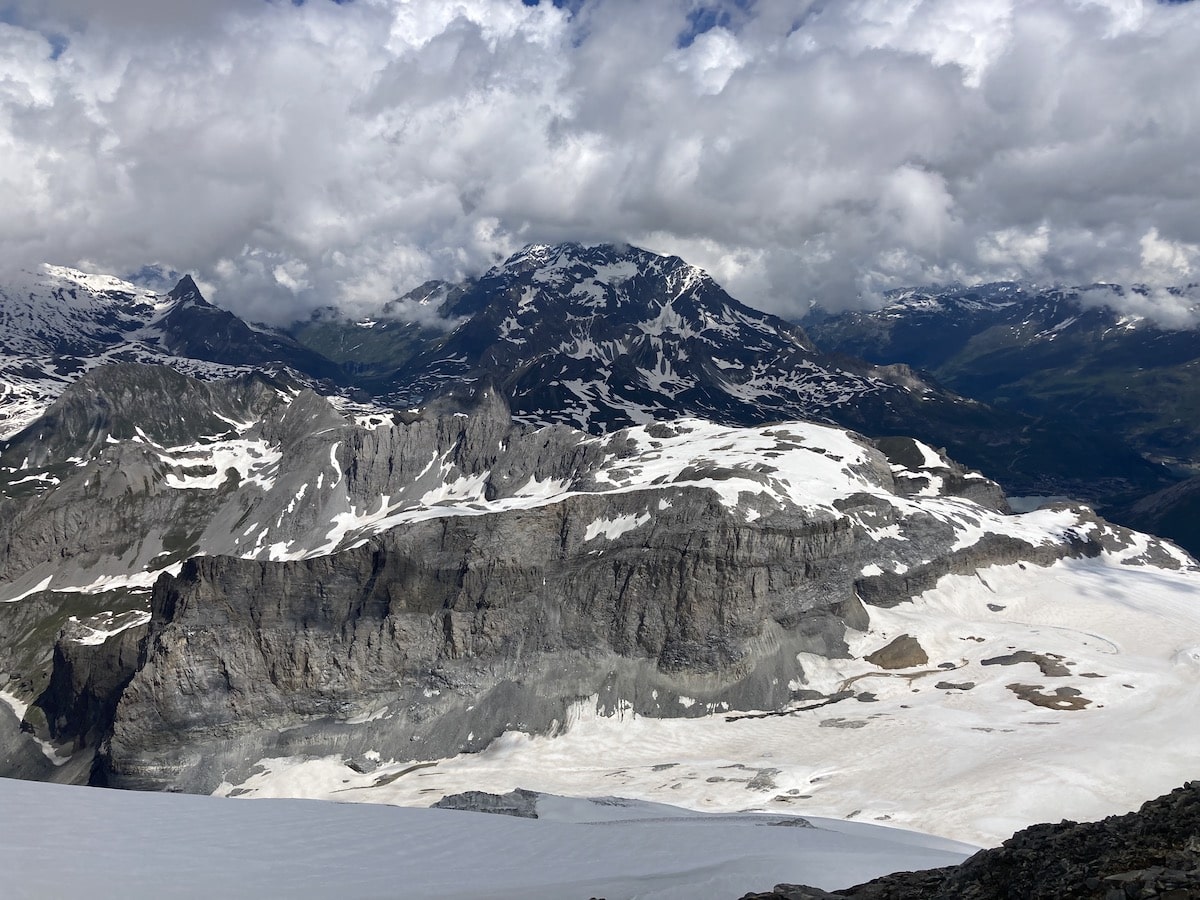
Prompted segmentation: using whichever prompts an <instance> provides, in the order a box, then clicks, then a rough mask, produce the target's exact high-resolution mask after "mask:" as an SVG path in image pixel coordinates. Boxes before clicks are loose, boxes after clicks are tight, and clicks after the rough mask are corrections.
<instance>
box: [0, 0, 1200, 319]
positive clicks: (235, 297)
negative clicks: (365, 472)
mask: <svg viewBox="0 0 1200 900" xmlns="http://www.w3.org/2000/svg"><path fill="white" fill-rule="evenodd" d="M1197 37H1200V8H1197V7H1196V6H1195V4H1190V3H1184V4H1180V3H1155V2H1149V0H1146V2H1142V0H1055V2H1051V3H1032V2H1023V0H987V2H970V3H967V2H940V3H933V2H915V3H914V2H899V0H874V2H867V0H858V2H846V3H838V4H820V3H815V2H811V3H777V2H766V0H761V2H756V3H747V2H743V0H734V2H726V3H721V2H716V3H710V4H705V5H697V4H695V3H687V2H671V3H662V4H654V5H653V6H652V7H649V8H647V6H646V5H645V4H634V3H631V2H627V0H605V2H596V0H585V2H582V3H572V4H553V5H552V4H547V3H542V4H540V5H528V4H519V3H517V2H515V0H513V2H500V0H470V2H460V3H455V4H443V3H432V2H425V0H418V2H413V3H397V2H394V0H353V2H347V3H333V2H329V0H309V2H306V3H303V4H300V5H296V4H294V3H283V2H263V0H222V2H218V3H210V4H203V5H197V4H193V3H185V2H182V0H178V2H161V3H148V2H146V0H121V2H110V3H106V4H104V5H103V6H102V7H95V5H94V4H87V3H82V2H78V0H50V2H42V3H37V4H34V3H30V2H26V0H12V2H8V3H5V4H0V48H2V49H3V54H2V55H3V58H4V59H5V63H4V64H2V65H3V75H2V77H0V173H3V174H0V186H2V189H3V192H4V195H5V197H6V201H7V202H6V205H7V207H8V208H7V210H6V216H5V217H4V220H3V222H0V247H2V248H3V249H2V250H0V267H5V268H11V267H16V266H30V265H34V264H36V263H40V262H43V261H49V262H55V263H61V264H67V265H76V266H79V267H81V268H87V269H90V270H93V271H108V272H113V273H116V274H128V273H131V272H136V271H138V270H139V269H141V268H142V267H143V266H145V265H160V266H163V267H165V268H166V269H169V270H175V271H191V272H194V273H195V274H196V276H197V277H198V278H199V279H200V281H201V283H202V285H203V286H204V287H205V289H206V291H207V292H208V293H209V294H210V295H211V296H213V298H214V299H215V300H216V301H217V302H220V303H222V304H224V305H227V306H229V307H230V308H232V309H235V310H237V311H238V312H240V313H243V314H246V315H248V316H250V317H252V318H258V319H265V320H276V321H279V320H283V319H287V318H290V317H293V316H294V315H298V314H302V313H303V312H304V311H306V310H308V309H311V308H313V307H315V306H318V305H322V304H326V303H330V302H333V303H343V304H351V305H353V304H354V303H356V302H366V301H378V300H380V299H383V298H386V297H389V296H394V295H396V294H398V293H401V292H403V291H406V290H408V289H410V288H412V287H414V286H415V285H416V284H418V283H420V282H421V281H423V280H425V279H426V278H430V277H446V278H457V277H461V276H463V275H471V274H478V273H479V272H481V271H483V270H484V269H486V268H487V267H488V266H490V265H492V264H493V263H495V262H496V261H497V260H498V259H499V258H503V257H504V256H507V255H508V254H509V253H511V252H512V251H513V250H515V249H516V248H518V247H520V246H521V245H523V244H526V243H528V242H532V241H546V242H557V241H561V240H581V241H587V242H591V241H607V240H620V241H630V242H632V243H636V244H638V245H640V246H645V247H647V248H649V249H652V250H655V251H658V252H668V253H675V254H678V255H681V256H683V257H684V258H686V259H688V260H689V261H690V262H693V263H695V264H697V265H700V266H702V267H704V268H705V269H707V270H708V271H710V272H711V273H712V274H713V275H714V277H716V278H717V279H718V280H719V281H720V282H721V283H722V284H724V285H725V286H726V287H728V289H729V290H730V292H731V293H732V294H733V295H734V296H736V297H738V298H739V299H742V300H744V301H746V302H748V303H751V304H753V305H755V306H758V307H761V308H764V309H767V310H769V311H772V312H777V313H782V314H784V315H792V316H794V315H799V314H801V313H802V312H803V310H804V309H806V308H807V307H808V304H809V303H810V301H813V300H816V301H818V302H820V303H823V304H826V305H828V306H831V307H834V308H838V307H846V306H856V305H861V306H869V305H872V304H873V303H874V302H876V297H877V294H878V292H879V291H882V290H885V289H888V288H894V287H900V286H904V285H911V284H921V283H929V282H934V281H941V282H946V281H953V280H965V281H972V280H976V279H984V280H994V279H1006V278H1015V279H1022V280H1031V281H1040V282H1047V281H1061V282H1067V283H1088V282H1092V281H1098V280H1099V281H1119V282H1126V283H1128V282H1135V281H1136V282H1145V283H1149V284H1151V285H1183V284H1187V283H1189V282H1192V281H1195V280H1197V276H1196V269H1197V266H1198V265H1200V220H1197V217H1196V215H1195V212H1194V210H1195V209H1196V200H1197V199H1198V198H1197V194H1198V193H1200V178H1196V177H1195V176H1196V174H1197V172H1196V168H1197V165H1198V164H1197V163H1196V161H1195V158H1194V153H1193V148H1194V147H1195V145H1196V140H1197V137H1200V135H1197V133H1196V132H1197V129H1200V116H1197V114H1196V113H1197V111H1200V96H1198V95H1197V94H1196V92H1195V90H1194V89H1193V88H1192V87H1191V86H1190V83H1189V81H1188V79H1186V78H1185V77H1183V76H1182V74H1181V73H1183V72H1185V71H1187V66H1188V65H1190V61H1191V59H1192V57H1193V53H1194V48H1195V46H1196V44H1197ZM1156 296H1157V298H1158V299H1159V300H1160V301H1161V302H1163V303H1179V302H1190V299H1191V298H1187V297H1184V298H1183V299H1182V300H1180V299H1178V298H1172V297H1171V296H1170V295H1167V294H1165V293H1162V294H1160V295H1156Z"/></svg>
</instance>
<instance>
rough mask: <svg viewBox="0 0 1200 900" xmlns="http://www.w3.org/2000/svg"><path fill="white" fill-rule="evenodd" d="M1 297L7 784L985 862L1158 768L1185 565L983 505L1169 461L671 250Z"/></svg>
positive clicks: (1182, 697)
mask: <svg viewBox="0 0 1200 900" xmlns="http://www.w3.org/2000/svg"><path fill="white" fill-rule="evenodd" d="M415 307H422V308H424V309H425V312H423V313H422V314H421V317H420V318H419V319H416V318H414V317H413V316H412V315H408V318H407V319H403V318H400V316H402V315H406V314H407V313H406V311H408V312H409V313H410V312H411V310H413V309H414V308H415ZM0 316H3V322H4V325H5V328H4V331H3V343H2V344H0V375H2V378H3V381H4V383H5V384H6V394H5V397H4V401H3V403H2V404H0V410H2V414H3V415H4V416H5V417H6V418H5V420H4V421H5V422H6V425H5V431H4V440H3V442H2V443H0V672H2V673H3V675H0V699H3V700H4V701H5V705H0V742H2V743H0V746H2V747H3V749H4V751H5V753H4V756H3V767H4V768H3V771H2V772H0V774H5V775H9V776H17V777H24V778H33V779H40V780H52V781H62V782H72V783H91V784H104V785H109V786H116V787H127V788H142V789H154V790H168V791H180V790H182V791H188V792H196V793H215V794H220V795H225V796H259V797H264V796H278V795H287V796H310V797H321V798H326V799H358V800H374V801H379V802H386V803H400V804H404V805H428V804H429V803H430V802H432V801H434V800H437V799H439V798H440V797H442V796H443V795H449V794H454V793H457V792H461V791H462V790H468V789H469V790H490V791H494V792H496V793H505V792H507V791H509V790H511V789H512V788H513V787H514V786H516V785H517V781H516V780H517V779H520V780H521V784H520V786H522V787H529V788H532V789H535V790H539V791H544V792H546V793H552V794H575V795H578V794H580V793H585V794H588V795H603V794H612V793H621V794H623V795H626V796H635V797H638V798H641V799H644V800H654V801H657V802H673V803H676V804H683V805H687V806H690V807H692V808H695V809H715V810H726V811H737V810H743V809H746V808H747V807H756V808H760V809H764V810H769V811H772V812H784V813H789V812H805V813H813V814H820V815H831V816H834V817H841V818H862V819H866V820H870V821H876V822H881V823H883V822H886V823H889V824H892V825H899V826H907V827H911V828H918V829H921V830H924V831H928V832H936V833H941V834H946V835H948V836H954V837H956V838H959V839H962V840H968V841H973V842H977V843H981V842H987V841H991V840H994V839H998V838H1002V837H1005V836H1007V835H1008V834H1009V833H1011V832H1012V831H1013V830H1014V829H1015V828H1018V827H1021V826H1023V825H1027V824H1029V823H1031V822H1033V821H1038V820H1039V819H1042V818H1046V817H1048V816H1051V815H1059V814H1063V813H1065V814H1071V815H1076V816H1081V817H1082V816H1089V815H1102V814H1106V813H1109V812H1114V811H1117V810H1119V809H1121V808H1127V807H1128V806H1129V805H1132V804H1133V803H1135V802H1137V801H1139V800H1141V799H1144V797H1146V796H1150V795H1152V794H1155V793H1161V792H1162V791H1165V790H1167V789H1169V788H1171V787H1173V786H1175V785H1176V784H1177V783H1179V782H1181V781H1182V780H1184V779H1185V778H1186V777H1187V775H1188V773H1189V772H1190V771H1191V768H1190V767H1191V766H1192V764H1193V760H1192V758H1191V753H1190V750H1189V748H1190V746H1191V745H1192V741H1191V740H1190V738H1191V737H1194V734H1191V731H1192V726H1191V725H1190V722H1191V720H1192V717H1191V711H1192V710H1193V709H1194V707H1195V705H1196V702H1197V701H1198V700H1200V695H1198V694H1197V691H1198V690H1200V688H1197V684H1200V681H1198V680H1197V679H1196V677H1195V675H1196V671H1197V666H1200V644H1198V643H1197V641H1196V637H1195V636H1196V635H1197V634H1200V608H1197V606H1196V604H1194V603H1193V602H1191V600H1190V598H1191V597H1193V596H1195V594H1196V591H1197V588H1200V568H1198V567H1197V565H1196V563H1195V561H1194V560H1193V559H1192V558H1191V557H1190V556H1188V554H1187V553H1185V552H1184V551H1182V550H1180V549H1179V548H1178V547H1177V546H1175V545H1174V544H1172V543H1170V542H1168V541H1164V540H1160V539H1158V538H1155V537H1152V536H1150V535H1147V534H1143V533H1139V532H1137V531H1133V530H1130V529H1129V528H1127V527H1124V526H1122V525H1118V524H1113V523H1111V522H1108V521H1106V520H1104V519H1102V518H1100V517H1099V516H1098V515H1097V514H1096V512H1094V511H1093V510H1092V509H1091V508H1089V507H1087V506H1084V505H1081V504H1077V503H1071V502H1060V503H1049V504H1046V505H1044V506H1043V507H1042V508H1039V509H1035V510H1032V511H1029V512H1024V513H1020V514H1016V513H1014V512H1013V511H1012V507H1011V506H1010V503H1009V501H1008V499H1007V497H1006V495H1005V492H1004V488H1006V487H1007V488H1009V489H1010V490H1020V491H1027V490H1038V491H1039V492H1041V493H1056V492H1058V491H1059V490H1063V491H1068V490H1069V489H1070V488H1071V487H1072V486H1073V485H1088V484H1091V485H1093V487H1094V485H1095V484H1101V485H1102V489H1103V490H1104V491H1107V492H1109V493H1108V494H1107V495H1108V496H1115V495H1116V493H1118V492H1120V491H1124V492H1126V493H1131V492H1138V491H1142V492H1149V491H1151V490H1153V489H1157V488H1159V487H1161V486H1163V485H1164V484H1170V482H1171V478H1172V477H1177V476H1172V475H1171V473H1170V471H1169V470H1168V469H1167V467H1166V466H1165V464H1164V459H1163V458H1159V457H1155V456H1154V455H1153V454H1150V453H1148V451H1147V450H1146V449H1145V447H1143V446H1141V445H1135V444H1133V443H1132V442H1126V440H1125V439H1124V438H1123V437H1121V436H1120V435H1117V436H1108V437H1105V438H1103V439H1101V438H1100V437H1099V436H1098V432H1099V431H1100V430H1101V429H1100V427H1099V426H1095V425H1093V426H1092V430H1091V431H1075V430H1073V429H1072V428H1063V427H1062V425H1063V422H1062V421H1061V420H1056V419H1055V417H1054V416H1052V415H1050V414H1049V413H1048V412H1046V411H1045V410H1038V409H1033V408H1032V407H1029V408H1026V407H1025V406H1021V405H1019V404H1017V405H1013V404H1007V403H1006V402H1002V401H1003V398H1002V397H1000V396H999V395H997V396H995V397H993V398H992V402H983V400H981V399H977V398H971V397H968V396H967V390H966V389H967V387H969V385H966V384H964V385H963V386H962V391H963V392H962V393H956V392H955V391H954V390H952V389H950V388H947V387H943V386H941V385H942V383H949V382H945V379H944V375H938V376H936V377H935V376H934V375H932V374H931V375H928V376H927V375H925V374H922V373H921V372H920V371H918V369H916V368H914V365H920V366H923V367H924V368H925V369H929V368H930V361H929V360H924V361H922V360H914V362H913V364H907V363H905V364H896V363H895V361H893V362H892V363H890V364H879V363H875V362H865V361H862V360H859V359H855V358H852V357H850V356H848V355H845V354H844V353H841V354H839V353H833V354H829V353H824V352H822V351H821V350H819V349H817V346H816V345H814V343H813V342H812V341H811V340H810V339H809V337H808V335H807V334H806V332H805V331H804V330H802V329H800V328H798V327H797V326H794V325H790V324H788V323H787V322H785V321H783V320H782V319H778V318H776V317H773V316H769V315H766V314H763V313H759V312H756V311H754V310H751V309H750V308H748V307H746V306H744V305H742V304H740V303H738V302H737V301H736V300H734V299H733V298H731V297H729V295H728V294H726V293H725V292H724V291H723V290H722V289H721V288H720V286H719V285H717V284H716V283H715V282H714V281H713V280H712V279H711V278H710V277H709V276H708V275H706V274H705V273H703V272H702V271H700V270H699V269H696V268H694V267H692V266H689V265H688V264H686V263H684V262H683V261H682V260H679V259H676V258H673V257H660V256H655V255H653V254H649V253H647V252H645V251H642V250H638V249H636V248H630V247H615V246H600V247H583V246H580V245H574V244H566V245H560V246H557V247H547V246H532V247H528V248H526V249H525V250H523V251H521V252H520V253H518V254H516V255H514V256H513V257H511V258H510V259H508V260H507V261H505V262H504V263H502V264H501V265H498V266H497V267H496V268H494V269H492V270H491V271H489V272H488V273H486V274H485V275H483V276H481V277H480V278H478V279H475V280H471V281H467V282H464V283H461V284H440V283H429V284H426V285H424V286H422V287H421V288H419V289H418V291H416V292H414V293H413V294H411V295H409V296H406V297H402V298H397V299H396V300H395V301H393V302H392V303H391V304H390V306H389V305H385V306H384V307H383V308H382V309H381V311H380V312H379V313H378V314H376V315H374V316H372V317H370V318H364V319H347V318H344V317H341V316H340V315H338V314H337V313H335V312H333V311H330V310H323V311H319V312H318V313H316V314H314V315H313V316H312V317H311V318H309V319H307V320H305V321H303V322H300V323H296V324H295V325H293V326H292V327H290V328H288V329H284V330H279V329H270V328H266V327H263V326H258V325H252V324H248V323H246V322H243V321H242V320H240V319H239V318H237V317H236V316H234V315H233V314H232V313H229V312H227V311H225V310H221V309H219V308H217V307H215V306H213V305H211V304H209V303H208V302H207V301H206V300H205V299H204V298H203V297H202V296H201V292H200V291H199V290H198V288H197V286H196V285H195V283H194V282H193V281H192V280H191V279H190V278H185V279H183V280H181V281H180V283H179V284H178V285H177V286H176V287H175V289H174V290H172V291H171V292H170V293H169V294H167V295H163V296H158V295H153V294H149V293H147V292H145V291H141V290H139V289H138V288H136V287H135V286H133V285H129V284H126V283H123V282H119V281H116V280H114V279H109V278H106V277H102V276H93V275H85V274H83V273H79V272H75V271H72V270H66V269H60V268H50V267H46V268H44V269H42V270H40V271H39V272H36V273H32V274H26V275H24V276H22V277H21V278H20V279H16V280H15V281H14V282H13V283H12V284H11V285H6V286H5V287H4V288H3V291H2V295H0ZM393 316H394V317H393ZM827 324H828V325H829V327H831V328H832V327H833V325H834V324H836V320H829V322H828V323H827ZM822 327H824V326H822ZM1066 330H1067V326H1064V327H1063V328H1062V329H1060V330H1059V332H1058V333H1062V332H1065V331H1066ZM814 333H816V329H814ZM821 333H822V334H825V332H823V331H822V332H821ZM821 341H822V342H824V343H828V342H829V341H830V338H829V337H828V336H826V337H823V338H821ZM839 346H840V345H839ZM843 349H844V348H843ZM882 352H883V355H886V354H887V353H888V352H890V350H885V351H882ZM952 387H953V385H952ZM972 389H973V388H972ZM1072 421H1073V420H1072ZM1081 421H1082V420H1081ZM963 461H965V462H966V463H967V465H963V464H962V462H963ZM1164 472H1165V473H1166V474H1164ZM1014 485H1015V487H1014ZM1034 505H1036V504H1034ZM1021 508H1024V507H1021ZM1130 597H1136V598H1137V602H1136V603H1133V602H1130V600H1129V598H1130ZM10 710H11V712H12V713H13V715H11V716H10V715H8V713H9V711H10ZM1048 733H1052V734H1053V735H1054V740H1053V741H1048V740H1047V737H1046V735H1047V734H1048ZM1114 735H1120V737H1119V738H1115V737H1113V736H1114ZM884 748H887V750H886V752H884ZM1148 756H1153V758H1154V759H1155V765H1154V766H1152V767H1146V766H1144V765H1140V763H1139V761H1141V760H1144V759H1145V758H1146V757H1148ZM931 758H937V759H939V760H940V761H941V762H940V765H939V766H936V767H935V766H928V767H926V766H921V765H914V761H915V760H922V759H931ZM1064 772H1069V773H1070V776H1069V777H1067V778H1064V777H1063V773H1064ZM948 773H949V774H948ZM1018 784H1019V785H1020V787H1016V785H1018ZM962 796H971V797H973V798H977V802H972V803H969V804H963V803H962V802H961V797H962ZM916 800H919V802H915V801H916Z"/></svg>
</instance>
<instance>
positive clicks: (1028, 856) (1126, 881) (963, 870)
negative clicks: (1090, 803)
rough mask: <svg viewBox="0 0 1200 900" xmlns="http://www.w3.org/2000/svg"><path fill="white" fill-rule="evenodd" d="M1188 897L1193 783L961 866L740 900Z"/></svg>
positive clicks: (1196, 870)
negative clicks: (841, 887)
mask: <svg viewBox="0 0 1200 900" xmlns="http://www.w3.org/2000/svg"><path fill="white" fill-rule="evenodd" d="M841 898H854V900H1015V898H1021V900H1135V898H1161V900H1195V898H1200V782H1196V781H1193V782H1190V783H1188V784H1186V785H1184V786H1183V787H1181V788H1177V789H1176V790H1174V791H1172V792H1171V793H1169V794H1166V795H1165V796H1162V797H1159V798H1157V799H1155V800H1150V801H1148V802H1147V803H1144V804H1143V805H1142V807H1141V809H1139V810H1138V811H1137V812H1132V813H1128V814H1126V815H1123V816H1109V817H1108V818H1107V819H1104V820H1102V821H1100V822H1087V823H1083V824H1079V823H1076V822H1061V823H1059V824H1057V825H1049V824H1046V825H1034V826H1032V827H1030V828H1026V829H1024V830H1022V831H1019V832H1017V833H1016V834H1015V835H1013V836H1012V837H1011V838H1009V839H1008V840H1007V841H1005V842H1004V843H1003V844H1002V845H1001V846H999V847H996V848H994V849H991V850H981V851H980V852H979V853H977V854H975V855H974V856H972V857H971V858H970V859H968V860H967V861H966V862H964V863H963V864H962V865H959V866H951V867H948V868H944V869H931V870H928V871H924V872H898V873H896V874H894V875H887V876H885V877H883V878H877V879H875V880H874V881H870V882H867V883H866V884H861V885H858V886H856V887H851V888H845V889H844V890H838V891H822V890H820V889H818V888H812V887H807V886H804V885H788V884H780V885H777V886H776V887H775V889H774V890H773V891H768V892H767V893H761V894H747V895H745V897H744V898H743V900H841Z"/></svg>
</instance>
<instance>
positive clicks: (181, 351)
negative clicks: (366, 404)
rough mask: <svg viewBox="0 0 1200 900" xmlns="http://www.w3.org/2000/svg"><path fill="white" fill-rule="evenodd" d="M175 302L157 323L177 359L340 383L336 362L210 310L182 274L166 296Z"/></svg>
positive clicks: (286, 337)
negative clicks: (293, 373) (266, 369)
mask: <svg viewBox="0 0 1200 900" xmlns="http://www.w3.org/2000/svg"><path fill="white" fill-rule="evenodd" d="M169 296H170V298H171V299H172V300H173V301H175V302H174V305H173V307H172V308H171V311H170V312H168V313H167V314H166V315H165V316H164V317H163V318H162V320H161V321H160V323H159V326H158V328H159V332H160V340H161V342H162V346H163V347H164V348H165V349H167V350H169V351H170V352H171V353H174V354H175V355H176V356H181V357H186V358H190V359H198V360H204V361H206V362H215V363H220V364H223V365H230V366H256V367H263V366H268V367H278V366H287V367H289V368H291V369H293V370H295V371H297V372H302V373H304V374H305V375H308V376H309V377H312V378H316V379H328V380H330V381H333V382H336V383H340V382H341V381H343V380H344V373H343V371H342V369H341V367H340V366H338V364H337V363H335V362H333V361H331V360H329V359H327V358H326V357H325V356H323V355H322V354H320V353H318V352H317V351H315V350H312V349H310V348H308V347H305V346H303V345H302V344H300V343H299V342H297V341H296V340H295V339H294V338H292V337H290V336H289V335H287V334H284V333H283V332H281V331H276V330H274V329H269V328H264V327H261V326H260V327H251V326H250V325H248V324H247V323H246V322H245V321H243V320H242V319H240V318H239V317H238V316H236V315H234V314H233V313H231V312H229V311H228V310H224V309H221V308H219V307H217V306H213V305H212V304H211V303H209V302H208V301H207V300H205V299H204V296H203V295H202V294H201V293H200V289H199V288H198V287H197V286H196V283H195V282H194V281H193V280H192V278H191V276H188V275H185V276H184V277H183V278H182V279H180V281H179V284H177V285H176V286H175V288H174V289H173V290H172V291H171V293H170V295H169Z"/></svg>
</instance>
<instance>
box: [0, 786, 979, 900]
mask: <svg viewBox="0 0 1200 900" xmlns="http://www.w3.org/2000/svg"><path fill="white" fill-rule="evenodd" d="M538 814H539V818H538V819H537V820H531V819H516V818H511V817H509V816H499V815H484V814H481V813H470V812H454V811H448V810H434V809H397V808H394V807H389V806H361V805H349V804H335V803H321V802H314V801H304V800H264V801H254V802H240V801H235V800H222V799H215V798H211V797H192V796H186V795H180V794H138V793H126V792H121V791H106V790H100V789H96V788H78V787H63V786H60V785H52V784H34V783H29V782H21V781H10V780H3V779H0V832H2V833H3V839H2V840H0V871H3V872H4V891H3V892H4V896H5V897H8V898H12V900H17V898H42V897H51V896H57V897H69V896H87V897H91V898H97V900H103V898H109V897H112V898H116V897H120V898H140V897H154V898H167V897H224V898H233V897H255V898H261V897H289V898H302V897H338V898H355V900H360V898H371V897H389V898H391V897H405V898H413V900H417V898H425V897H429V898H433V897H437V898H455V897H461V898H468V897H475V898H478V897H489V898H505V897H512V898H516V897H521V898H536V897H545V898H555V900H558V898H571V897H578V898H587V897H595V896H601V897H606V898H608V900H618V898H622V897H643V898H668V897H678V898H688V900H694V898H704V897H714V898H716V897H722V898H728V897H738V896H741V895H742V894H744V893H745V892H746V891H748V890H752V889H764V890H765V889H767V888H769V887H771V885H773V884H775V883H777V882H779V881H785V880H792V881H796V880H801V881H807V882H810V883H814V884H819V885H824V886H825V887H827V888H832V887H838V886H841V887H844V886H847V885H850V884H854V883H857V882H860V881H863V880H865V879H868V878H872V877H875V876H877V875H881V874H884V873H886V872H890V871H893V870H895V869H900V868H912V867H917V868H924V867H930V866H943V865H951V864H954V863H957V862H961V861H962V859H963V858H965V857H966V856H967V855H968V854H969V853H971V852H972V851H973V850H974V848H972V847H968V846H964V845H959V844H954V843H952V842H949V841H944V840H940V839H937V838H930V837H926V836H923V835H915V834H910V833H906V832H902V831H898V830H894V829H886V828H879V827H877V826H871V825H865V824H858V823H844V822H826V821H821V820H814V821H813V822H812V823H811V824H812V825H813V826H815V827H803V820H799V819H795V818H788V817H781V816H779V815H774V816H712V815H704V814H697V813H689V812H686V811H684V810H680V809H676V808H672V807H667V806H661V805H657V804H646V803H625V802H621V803H615V802H613V801H608V802H597V801H589V800H566V799H562V798H554V797H543V798H541V799H540V800H539V803H538ZM798 826H799V827H798Z"/></svg>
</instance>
